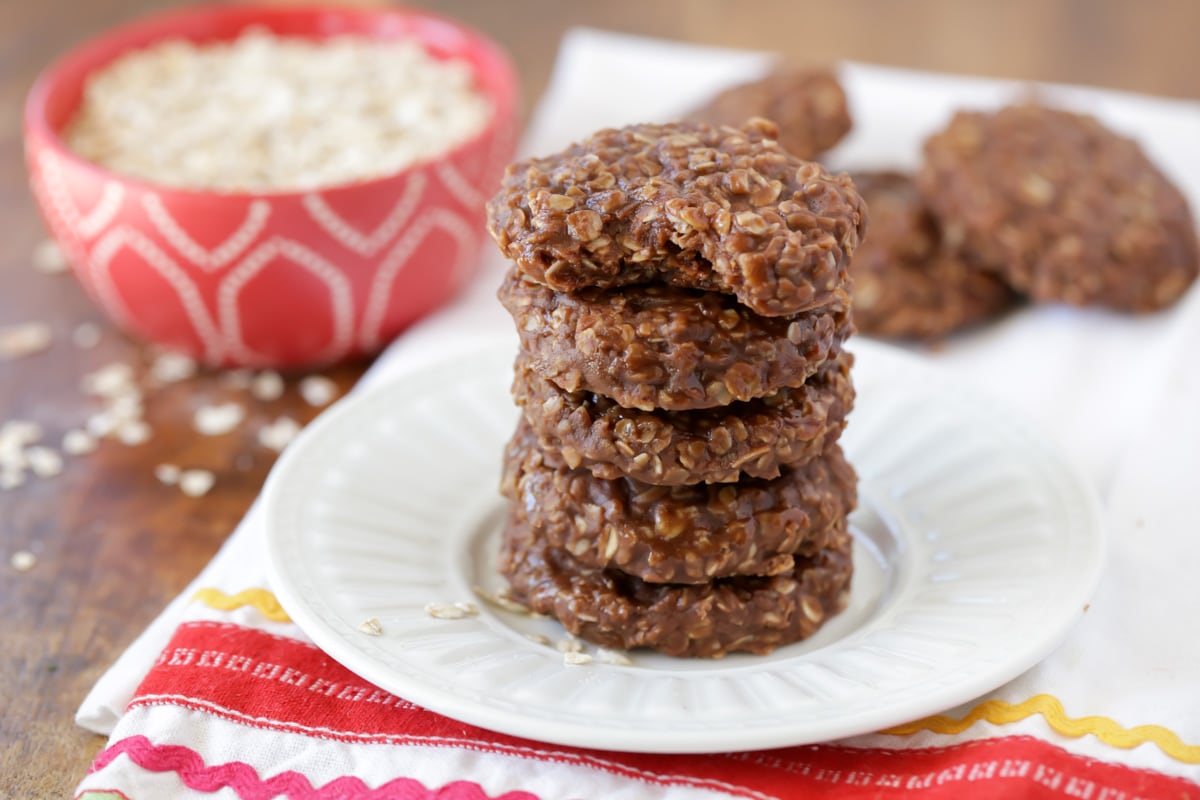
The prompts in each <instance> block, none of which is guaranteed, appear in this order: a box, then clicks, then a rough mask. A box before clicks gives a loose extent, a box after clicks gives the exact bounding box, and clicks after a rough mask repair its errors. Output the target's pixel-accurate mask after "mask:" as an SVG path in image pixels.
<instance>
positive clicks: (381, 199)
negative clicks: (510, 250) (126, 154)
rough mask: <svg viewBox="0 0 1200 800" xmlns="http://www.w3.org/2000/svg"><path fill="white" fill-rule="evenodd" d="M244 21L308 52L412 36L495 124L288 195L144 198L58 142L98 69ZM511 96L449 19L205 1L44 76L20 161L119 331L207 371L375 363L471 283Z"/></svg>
mask: <svg viewBox="0 0 1200 800" xmlns="http://www.w3.org/2000/svg"><path fill="white" fill-rule="evenodd" d="M251 25H255V26H262V27H265V28H267V29H269V30H271V31H272V32H274V33H277V34H285V35H292V36H303V37H307V38H313V39H320V38H324V37H330V36H334V35H338V34H347V33H352V34H358V35H364V36H369V37H372V38H374V39H381V40H395V39H407V38H416V39H417V40H418V41H420V42H421V43H422V44H423V46H424V47H425V49H426V50H427V51H428V52H429V53H430V54H431V55H433V56H434V57H437V58H451V57H453V58H459V59H462V60H464V61H465V62H467V63H468V64H469V65H470V66H471V68H472V69H473V71H474V73H475V78H476V86H477V88H478V89H479V91H481V92H482V93H483V94H485V95H486V96H487V97H489V98H490V100H491V103H492V106H493V109H494V110H493V115H492V118H491V120H490V121H489V122H488V124H487V126H486V127H485V128H484V130H483V131H481V132H480V133H479V134H478V135H477V136H475V137H474V138H473V139H471V140H469V141H467V142H465V143H463V144H461V145H460V146H458V147H456V148H454V149H453V150H451V151H449V152H447V153H444V154H442V155H440V156H438V157H437V158H435V159H433V160H430V161H426V162H422V163H419V164H416V165H414V166H411V167H408V168H406V169H404V170H403V171H401V172H399V173H397V174H393V175H389V176H386V177H383V178H377V179H370V180H364V181H360V182H355V183H348V184H344V185H338V186H333V187H329V188H322V189H319V190H312V191H295V192H239V193H227V192H226V193H220V192H213V191H203V190H199V191H197V190H180V189H177V188H172V187H166V186H159V185H154V184H152V183H148V182H146V181H142V180H137V179H134V178H127V177H124V176H121V175H117V174H115V173H113V172H110V171H108V170H105V169H103V168H101V167H99V166H97V165H96V164H93V163H89V162H87V161H84V160H83V159H81V158H79V157H78V156H76V155H75V154H74V153H72V152H71V151H70V150H69V149H67V147H66V145H65V144H64V143H63V141H62V139H61V138H60V136H59V132H60V131H61V130H62V129H63V127H64V126H65V125H66V123H67V122H68V120H69V119H70V118H71V116H72V114H73V113H74V111H75V109H76V108H77V107H78V105H79V103H80V100H81V97H82V92H83V86H84V82H85V81H86V79H87V77H88V75H89V74H90V73H92V72H93V71H94V70H96V69H98V68H101V67H103V66H104V65H106V64H107V63H109V62H111V61H112V60H113V59H115V58H117V57H118V56H120V55H122V54H123V53H125V52H127V51H129V50H131V49H133V48H138V47H144V46H146V45H148V44H151V43H154V42H157V41H160V40H163V39H167V38H183V39H189V40H192V41H197V42H200V41H216V40H229V39H233V38H236V37H237V35H238V34H239V33H241V32H242V31H243V30H244V29H245V28H247V27H248V26H251ZM516 98H517V81H516V76H515V73H514V70H513V68H512V65H511V63H510V62H509V60H508V58H507V57H506V56H505V55H504V53H503V52H501V50H500V49H499V48H498V47H497V46H496V45H495V44H493V43H492V42H491V41H489V40H488V39H486V38H485V37H483V36H482V35H480V34H479V33H476V32H474V31H472V30H470V29H468V28H465V27H464V26H462V25H460V24H458V23H457V22H454V21H451V20H448V19H445V18H443V17H438V16H435V15H432V14H427V13H425V12H419V11H412V10H397V9H354V8H286V7H247V6H213V7H207V6H202V7H198V8H191V9H187V10H184V11H178V12H174V13H168V14H163V15H160V16H153V17H149V18H146V19H144V20H140V21H137V22H134V23H132V24H129V25H126V26H123V27H120V28H117V29H115V30H112V31H110V32H108V33H106V34H104V35H102V36H100V37H98V38H96V39H93V40H91V41H89V42H87V43H85V44H84V45H82V46H80V47H78V48H76V49H75V50H73V51H72V52H70V53H69V54H67V55H66V56H64V57H63V58H61V59H59V60H58V61H57V62H55V63H54V64H53V65H51V66H50V67H49V68H48V69H47V70H46V71H45V72H44V73H43V74H42V75H41V77H39V79H38V80H37V82H36V83H35V84H34V86H33V89H32V90H31V92H30V94H29V98H28V100H27V102H26V105H25V155H26V161H27V165H28V168H29V174H30V183H31V185H32V187H33V192H34V195H35V197H36V198H37V202H38V205H39V207H40V209H41V212H42V215H43V217H44V218H45V220H46V223H47V225H48V226H49V228H50V230H51V232H52V233H53V235H54V236H55V238H56V239H58V240H59V242H60V243H61V244H62V246H63V247H64V249H65V250H66V253H67V255H68V257H69V259H70V261H71V264H72V267H73V269H74V272H75V275H76V276H77V277H78V278H79V280H80V281H81V282H82V283H83V285H84V287H85V288H86V289H87V291H88V293H89V294H90V295H91V296H92V297H93V298H94V299H95V301H96V302H97V303H98V304H99V305H100V306H101V308H103V309H104V310H105V311H106V312H107V313H108V314H109V315H110V316H111V317H112V318H113V320H114V321H115V322H116V323H117V324H118V325H120V326H121V327H123V328H124V329H126V330H127V331H129V332H130V333H133V334H136V335H138V336H142V337H144V338H146V339H149V340H151V341H154V342H157V343H158V344H161V345H165V346H167V347H169V348H171V349H174V350H179V351H182V352H185V353H188V354H191V355H193V356H195V357H197V358H200V359H202V360H203V361H205V362H208V363H210V364H215V365H239V366H275V367H300V366H308V365H315V364H322V363H330V362H334V361H339V360H342V359H345V358H349V357H352V356H356V355H360V354H365V353H371V352H374V351H376V350H378V349H379V348H380V347H382V346H383V345H385V344H387V342H388V341H389V340H390V339H391V338H392V337H394V336H395V335H396V334H398V333H399V332H400V331H402V330H403V329H404V328H405V327H406V326H407V325H409V324H411V323H412V322H413V321H414V320H416V319H417V318H418V317H420V316H422V315H423V314H425V313H427V312H428V311H430V310H432V309H434V308H436V307H437V306H439V305H440V304H442V303H444V302H446V301H447V300H448V299H449V298H450V297H452V296H453V295H454V294H455V293H456V292H457V291H458V290H459V289H460V288H461V287H462V286H463V284H464V283H465V282H466V281H467V280H468V279H469V278H470V277H471V275H472V274H473V273H474V270H475V267H476V265H477V263H478V260H479V259H478V255H479V249H480V246H481V244H482V242H483V239H484V237H485V227H484V209H483V203H484V200H485V198H486V197H487V196H488V195H490V194H491V192H492V190H493V188H494V186H495V185H496V183H497V181H498V180H499V177H500V174H501V172H502V170H503V168H504V165H505V164H506V163H508V161H509V160H510V159H511V158H512V153H513V147H514V143H515V139H516Z"/></svg>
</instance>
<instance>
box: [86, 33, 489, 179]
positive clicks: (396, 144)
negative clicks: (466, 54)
mask: <svg viewBox="0 0 1200 800" xmlns="http://www.w3.org/2000/svg"><path fill="white" fill-rule="evenodd" d="M491 112H492V107H491V103H490V102H489V101H488V99H487V98H486V97H485V96H484V95H483V94H481V93H480V92H479V91H477V90H476V88H475V87H474V86H473V76H472V71H471V68H470V66H469V65H468V64H466V63H465V62H462V61H460V60H456V59H444V60H443V59H438V58H435V57H434V56H432V55H430V54H429V53H428V52H426V50H425V49H424V48H423V47H422V46H421V45H420V44H419V43H417V42H416V41H413V40H398V41H380V40H376V39H368V38H366V37H362V36H354V35H345V36H338V37H332V38H329V39H325V40H321V41H316V40H311V39H305V38H299V37H287V36H277V35H275V34H272V33H270V32H268V31H266V30H265V29H260V28H251V29H248V30H246V31H245V32H243V33H242V34H241V35H240V36H239V37H238V38H237V39H234V40H232V41H226V42H205V43H199V44H197V43H192V42H188V41H185V40H182V39H174V40H168V41H164V42H161V43H158V44H154V45H152V46H149V47H146V48H144V49H140V50H136V51H133V52H131V53H129V54H127V55H124V56H122V57H121V58H118V59H117V60H115V61H113V62H112V63H111V64H109V65H108V66H106V67H104V68H103V69H101V70H99V71H98V72H96V73H95V74H94V75H92V76H91V77H90V79H89V80H88V82H87V84H86V87H85V90H84V97H83V101H82V103H81V105H80V108H79V110H78V112H77V113H76V115H75V116H74V118H73V119H72V120H71V122H70V124H69V125H68V127H67V129H66V130H65V132H64V134H65V139H66V142H67V145H68V146H69V147H70V148H71V150H73V151H74V152H75V153H77V154H78V155H79V156H81V157H82V158H84V159H86V160H88V161H91V162H94V163H96V164H99V165H101V166H103V167H105V168H107V169H110V170H112V171H113V172H116V173H118V174H121V175H125V176H128V177H133V178H140V179H144V180H148V181H152V182H154V183H157V184H161V185H166V186H172V187H177V188H185V189H207V190H218V191H296V190H306V189H312V188H317V187H324V186H331V185H337V184H343V183H350V182H354V181H360V180H365V179H370V178H377V177H381V176H384V175H388V174H392V173H395V172H398V171H400V170H402V169H404V168H405V167H407V166H409V165H410V164H413V163H416V162H419V161H422V160H427V159H429V158H432V157H434V156H436V155H438V154H440V153H443V152H446V151H448V150H451V149H453V148H454V147H455V146H456V145H458V144H460V143H462V142H465V141H467V140H469V139H470V138H472V137H473V136H475V135H476V134H478V133H479V132H480V131H481V130H482V129H483V128H484V127H485V126H486V125H487V123H488V120H489V117H490V115H491Z"/></svg>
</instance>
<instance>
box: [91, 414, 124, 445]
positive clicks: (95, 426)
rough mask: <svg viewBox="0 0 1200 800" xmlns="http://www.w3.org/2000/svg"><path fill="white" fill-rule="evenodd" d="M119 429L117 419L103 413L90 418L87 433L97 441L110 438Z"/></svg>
mask: <svg viewBox="0 0 1200 800" xmlns="http://www.w3.org/2000/svg"><path fill="white" fill-rule="evenodd" d="M116 429H117V419H116V417H114V416H113V415H112V414H108V413H105V412H103V411H101V412H100V413H98V414H93V415H92V416H90V417H88V421H87V433H88V434H89V435H90V436H94V437H96V438H97V439H101V438H103V437H105V436H108V435H109V434H111V433H112V432H113V431H115V430H116Z"/></svg>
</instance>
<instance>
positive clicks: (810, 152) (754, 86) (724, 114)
mask: <svg viewBox="0 0 1200 800" xmlns="http://www.w3.org/2000/svg"><path fill="white" fill-rule="evenodd" d="M752 117H765V118H766V119H769V120H771V121H772V122H774V123H775V124H776V125H778V126H779V143H780V144H781V145H783V146H784V147H785V148H786V149H787V150H788V151H789V152H790V153H791V154H792V155H794V156H796V157H797V158H803V159H804V160H806V161H812V160H813V159H815V158H816V157H817V156H819V155H820V154H821V153H824V152H825V151H826V150H828V149H830V148H831V147H833V146H834V145H835V144H837V143H838V142H839V141H841V139H842V137H843V136H845V135H846V134H847V133H849V131H850V112H849V111H847V109H846V93H845V92H844V91H842V85H841V84H840V83H838V79H837V76H835V75H834V74H833V73H832V72H829V71H827V70H795V69H784V70H777V71H775V72H772V73H770V74H769V75H767V76H766V77H765V78H760V79H759V80H756V81H750V82H749V83H742V84H739V85H737V86H733V87H730V88H728V89H726V90H725V91H723V92H721V93H720V94H718V95H716V96H715V97H713V98H712V99H711V100H710V101H708V102H707V103H705V104H704V105H703V106H701V107H700V108H697V109H696V110H694V111H692V112H691V113H689V114H688V119H691V120H695V121H697V122H707V123H709V124H710V125H741V124H742V123H743V122H745V121H746V120H748V119H751V118H752Z"/></svg>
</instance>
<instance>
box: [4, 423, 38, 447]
mask: <svg viewBox="0 0 1200 800" xmlns="http://www.w3.org/2000/svg"><path fill="white" fill-rule="evenodd" d="M41 438H42V426H41V425H38V424H37V423H36V422H31V421H29V420H24V419H14V420H9V421H8V422H6V423H4V425H2V426H0V450H6V449H9V448H21V447H24V446H25V445H29V444H33V443H34V442H36V441H37V440H38V439H41Z"/></svg>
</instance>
